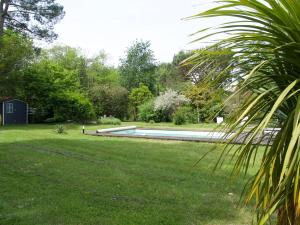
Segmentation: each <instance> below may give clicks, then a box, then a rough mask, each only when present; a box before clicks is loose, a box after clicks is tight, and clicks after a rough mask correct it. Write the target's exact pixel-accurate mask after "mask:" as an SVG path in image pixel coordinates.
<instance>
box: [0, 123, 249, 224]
mask: <svg viewBox="0 0 300 225" xmlns="http://www.w3.org/2000/svg"><path fill="white" fill-rule="evenodd" d="M122 125H129V123H125V124H122ZM130 125H132V123H130ZM137 125H138V126H141V127H157V126H160V127H168V128H170V127H174V126H173V125H171V124H159V125H158V124H154V125H153V124H141V123H137ZM96 127H98V126H88V127H87V129H95V128H96ZM102 127H107V126H102ZM202 127H203V126H201V127H199V125H197V126H196V127H194V125H186V126H183V128H187V129H191V128H196V129H201V128H202ZM213 127H214V125H212V126H210V125H207V127H204V128H213ZM176 128H178V126H177V127H176ZM181 128H182V127H181ZM53 130H54V126H53V125H28V126H7V127H2V128H0V224H6V225H9V224H18V225H22V224H24V225H25V224H26V225H27V224H30V225H34V224H39V225H41V224H49V225H50V224H51V225H53V224H67V225H69V224H70V225H72V224H74V225H75V224H76V225H78V224H87V225H91V224H103V225H110V224H111V225H121V224H124V225H125V224H126V225H127V224H131V225H134V224H136V225H140V224H155V225H158V224H165V225H176V224H178V225H179V224H180V225H182V224H187V225H188V224H189V225H192V224H193V225H194V224H199V225H208V224H209V225H219V224H222V225H224V224H225V225H226V224H227V225H229V224H230V225H233V224H236V225H243V224H251V220H252V212H251V210H250V209H249V208H242V209H240V208H238V207H237V205H238V201H239V197H240V193H241V191H242V188H243V184H244V183H245V180H246V179H242V178H238V179H234V180H232V179H229V173H230V169H231V168H232V165H231V164H230V163H228V162H227V163H225V165H224V167H223V168H222V169H220V170H218V171H217V172H215V173H212V169H213V167H214V165H215V163H216V160H217V158H218V155H219V153H220V150H221V148H222V146H220V145H219V146H217V148H216V151H213V152H212V153H210V154H209V155H208V156H207V157H206V158H205V159H203V160H202V161H200V162H199V163H198V164H197V165H195V163H196V162H197V161H198V160H199V159H200V158H201V157H202V156H203V155H204V154H205V153H206V152H207V151H209V150H211V149H213V148H215V146H216V145H214V144H207V143H193V142H179V141H158V140H141V139H127V138H109V137H93V136H87V135H82V133H81V126H79V125H67V134H62V135H59V134H56V133H55V132H54V131H53ZM194 165H195V166H194ZM253 172H254V169H253V170H251V171H250V173H253Z"/></svg>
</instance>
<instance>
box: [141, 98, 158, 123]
mask: <svg viewBox="0 0 300 225" xmlns="http://www.w3.org/2000/svg"><path fill="white" fill-rule="evenodd" d="M138 111H139V113H138V119H139V120H141V121H145V122H150V121H151V120H152V121H154V122H160V113H159V112H158V111H155V110H154V102H153V100H150V101H147V102H145V103H143V104H142V105H140V106H139V107H138Z"/></svg>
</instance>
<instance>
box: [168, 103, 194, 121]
mask: <svg viewBox="0 0 300 225" xmlns="http://www.w3.org/2000/svg"><path fill="white" fill-rule="evenodd" d="M173 122H174V123H175V124H176V125H181V124H184V123H197V122H198V119H197V113H196V112H195V110H193V108H192V107H191V106H182V107H180V108H178V110H177V111H176V112H175V113H174V114H173Z"/></svg>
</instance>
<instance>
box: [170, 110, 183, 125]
mask: <svg viewBox="0 0 300 225" xmlns="http://www.w3.org/2000/svg"><path fill="white" fill-rule="evenodd" d="M173 122H174V124H175V125H182V124H185V123H186V115H185V114H184V113H183V112H182V111H180V110H178V111H177V112H175V113H174V114H173Z"/></svg>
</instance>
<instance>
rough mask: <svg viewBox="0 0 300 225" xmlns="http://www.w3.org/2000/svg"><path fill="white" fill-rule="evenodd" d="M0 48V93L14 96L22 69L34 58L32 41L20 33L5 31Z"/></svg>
mask: <svg viewBox="0 0 300 225" xmlns="http://www.w3.org/2000/svg"><path fill="white" fill-rule="evenodd" d="M2 41H3V43H4V46H2V48H0V95H1V96H15V95H16V92H17V87H18V86H19V82H20V77H21V75H22V72H23V70H24V69H25V68H26V67H27V66H28V65H30V63H31V61H32V59H33V58H34V53H35V51H34V48H33V45H32V41H31V40H29V39H28V38H24V37H23V36H22V35H20V34H16V33H14V32H7V33H6V34H5V35H4V36H3V39H2Z"/></svg>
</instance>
